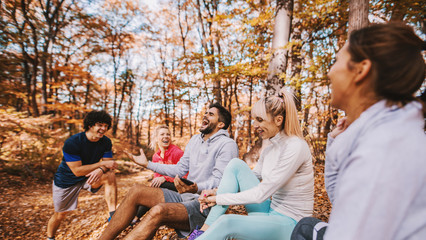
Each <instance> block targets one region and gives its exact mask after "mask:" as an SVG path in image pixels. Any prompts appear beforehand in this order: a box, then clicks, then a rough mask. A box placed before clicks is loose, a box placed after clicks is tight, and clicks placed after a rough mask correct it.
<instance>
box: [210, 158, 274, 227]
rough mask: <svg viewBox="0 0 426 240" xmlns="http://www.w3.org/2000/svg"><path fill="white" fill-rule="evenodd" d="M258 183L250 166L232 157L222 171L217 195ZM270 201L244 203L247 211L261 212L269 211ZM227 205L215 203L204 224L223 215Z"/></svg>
mask: <svg viewBox="0 0 426 240" xmlns="http://www.w3.org/2000/svg"><path fill="white" fill-rule="evenodd" d="M258 184H259V179H257V177H256V176H255V175H254V173H253V172H252V171H251V169H250V167H249V166H248V165H247V164H246V163H245V162H244V161H242V160H240V159H237V158H234V159H232V160H231V161H230V162H229V164H228V166H226V168H225V171H224V172H223V176H222V180H221V181H220V184H219V187H218V189H217V195H220V194H223V193H237V192H241V191H245V190H247V189H250V188H253V187H255V186H257V185H258ZM269 206H270V201H269V200H267V201H265V202H263V203H260V204H248V205H246V209H247V212H249V213H251V212H263V213H267V212H268V211H269ZM227 209H228V206H221V205H216V206H214V207H213V208H212V209H211V211H210V213H209V216H208V217H207V219H206V222H205V224H207V225H209V226H210V225H211V224H213V222H214V221H216V220H217V219H218V218H219V217H220V216H221V215H223V214H224V213H225V212H226V210H227Z"/></svg>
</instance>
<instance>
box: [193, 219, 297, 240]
mask: <svg viewBox="0 0 426 240" xmlns="http://www.w3.org/2000/svg"><path fill="white" fill-rule="evenodd" d="M295 225H296V221H295V220H294V219H292V218H290V217H286V216H277V215H270V216H243V215H234V214H227V215H223V216H221V217H220V218H219V219H218V220H217V221H216V222H215V223H214V224H213V225H212V226H210V228H209V229H207V231H206V232H204V233H203V234H202V235H201V236H200V237H198V238H197V240H205V239H208V240H222V239H245V240H263V239H268V240H290V236H291V232H292V231H293V229H294V226H295Z"/></svg>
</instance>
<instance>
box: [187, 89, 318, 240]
mask: <svg viewBox="0 0 426 240" xmlns="http://www.w3.org/2000/svg"><path fill="white" fill-rule="evenodd" d="M252 114H253V116H254V126H255V129H256V131H257V132H258V133H259V135H260V137H262V139H265V140H266V139H268V140H270V142H271V144H270V145H269V146H267V147H266V148H265V149H264V151H263V152H262V153H261V156H260V159H259V161H258V163H257V165H256V167H255V168H254V169H253V171H252V170H251V169H250V168H249V167H248V165H247V164H246V163H245V162H243V161H242V160H239V159H233V160H231V162H230V163H229V164H228V166H227V167H226V169H225V171H224V174H223V177H222V180H221V182H220V184H219V187H218V189H217V192H216V190H208V191H204V192H202V193H201V196H200V199H199V201H200V203H201V208H207V207H208V206H213V205H216V206H214V207H213V208H212V209H211V211H210V213H209V216H208V217H207V220H206V222H205V224H204V225H203V227H202V228H201V229H200V230H195V231H194V232H193V233H192V234H191V236H190V237H189V239H195V238H197V236H199V237H198V238H197V239H200V240H201V239H209V240H214V239H221V240H222V239H227V238H236V239H268V240H274V239H280V240H283V239H289V238H290V235H291V232H292V230H293V228H294V226H295V225H296V223H297V221H298V220H299V219H301V218H302V217H306V216H311V215H312V211H313V203H314V198H313V195H314V175H313V167H312V156H311V152H310V149H309V146H308V144H307V143H306V141H305V140H304V139H303V136H302V131H301V127H300V124H299V121H298V119H297V110H296V106H295V104H294V100H293V95H291V94H290V93H289V92H287V91H285V90H284V89H282V90H281V91H280V96H270V97H266V98H262V99H261V100H259V101H258V102H257V103H255V104H254V106H253V109H252ZM216 193H217V195H216ZM236 204H243V205H245V207H246V209H247V212H248V216H242V215H224V213H225V211H226V210H227V208H228V206H229V205H236ZM204 231H205V232H204ZM203 232H204V233H203Z"/></svg>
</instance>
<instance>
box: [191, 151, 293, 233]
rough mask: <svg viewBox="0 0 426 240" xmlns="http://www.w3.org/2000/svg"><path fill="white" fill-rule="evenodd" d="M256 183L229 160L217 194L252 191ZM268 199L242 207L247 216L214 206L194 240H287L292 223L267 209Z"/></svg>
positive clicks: (247, 171) (239, 163)
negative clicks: (244, 208) (204, 227)
mask: <svg viewBox="0 0 426 240" xmlns="http://www.w3.org/2000/svg"><path fill="white" fill-rule="evenodd" d="M258 184H259V180H258V179H257V177H256V176H255V175H254V173H253V172H252V171H251V169H250V168H249V166H248V165H247V164H246V163H245V162H243V161H242V160H240V159H236V158H235V159H232V160H231V162H229V164H228V166H227V167H226V168H225V171H224V173H223V177H222V180H221V181H220V184H219V187H218V190H217V194H218V195H219V194H222V193H237V192H240V191H245V190H247V189H250V188H253V187H255V186H256V185H258ZM270 205H271V200H269V199H267V200H266V201H264V202H262V203H259V204H247V205H245V207H246V209H247V212H248V216H243V215H234V214H227V215H224V214H225V212H226V210H227V209H228V206H222V205H216V206H214V207H213V208H212V209H211V211H210V213H209V216H208V217H207V219H206V222H205V224H207V225H209V226H210V227H209V229H208V230H207V231H206V232H205V233H203V234H202V235H201V236H200V237H198V238H197V240H203V239H208V240H216V239H217V240H222V239H247V240H257V239H259V240H260V239H268V240H275V239H277V240H286V239H290V236H291V232H292V231H293V228H294V227H295V226H296V223H297V222H296V221H295V220H294V219H292V218H290V217H287V216H285V215H282V214H280V213H278V212H276V211H274V210H273V209H271V208H270Z"/></svg>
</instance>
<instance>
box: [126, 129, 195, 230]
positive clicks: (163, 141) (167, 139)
mask: <svg viewBox="0 0 426 240" xmlns="http://www.w3.org/2000/svg"><path fill="white" fill-rule="evenodd" d="M149 146H150V148H152V149H153V150H155V151H156V152H155V154H154V155H153V156H152V162H156V163H162V164H177V163H178V162H179V160H180V158H181V157H182V155H183V151H182V150H181V149H180V148H179V147H178V146H176V145H173V144H172V138H171V135H170V129H169V127H167V126H166V125H160V126H158V127H157V128H155V131H154V135H153V136H152V137H151V143H150V145H149ZM187 175H188V174H187ZM173 180H174V178H172V177H169V176H164V175H161V174H159V173H154V179H152V182H151V185H150V186H151V187H158V188H167V189H169V190H172V191H175V192H177V189H176V186H175V184H174V183H173ZM148 210H149V208H147V207H144V206H139V207H138V211H137V213H136V217H135V219H134V220H133V221H132V223H131V224H135V223H136V222H137V221H138V220H139V219H140V218H141V217H142V216H143V215H144V214H145V213H146V212H147V211H148Z"/></svg>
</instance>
